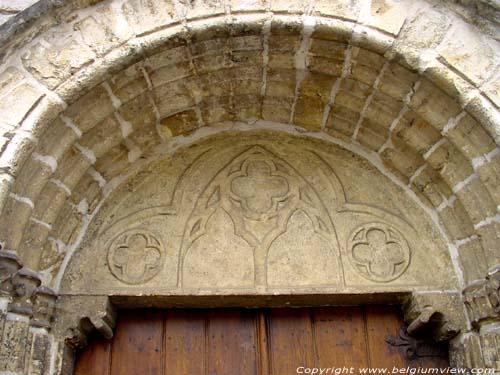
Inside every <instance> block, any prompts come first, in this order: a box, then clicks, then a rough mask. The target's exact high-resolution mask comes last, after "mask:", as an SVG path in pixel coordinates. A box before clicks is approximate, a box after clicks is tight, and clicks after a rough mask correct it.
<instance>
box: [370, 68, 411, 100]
mask: <svg viewBox="0 0 500 375" xmlns="http://www.w3.org/2000/svg"><path fill="white" fill-rule="evenodd" d="M417 79H418V75H417V74H416V73H415V72H412V71H410V70H409V69H407V68H405V67H403V66H402V65H400V64H398V63H394V62H392V63H389V65H388V66H387V69H386V71H385V72H384V74H383V75H382V77H381V78H380V82H379V84H378V90H380V91H381V92H383V93H385V94H387V95H389V96H391V97H393V98H395V99H397V100H402V99H404V98H405V97H406V95H408V94H409V93H410V92H411V90H412V89H413V86H414V85H415V82H417Z"/></svg>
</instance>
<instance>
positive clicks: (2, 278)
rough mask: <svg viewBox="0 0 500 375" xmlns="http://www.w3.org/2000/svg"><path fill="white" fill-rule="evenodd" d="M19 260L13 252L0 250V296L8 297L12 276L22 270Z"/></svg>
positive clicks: (11, 288) (11, 287) (10, 291)
mask: <svg viewBox="0 0 500 375" xmlns="http://www.w3.org/2000/svg"><path fill="white" fill-rule="evenodd" d="M22 266H23V264H22V262H21V259H20V258H19V257H18V256H17V255H16V254H15V253H13V252H11V251H6V250H0V296H2V297H10V296H11V294H12V290H13V285H12V276H13V275H14V274H15V273H16V272H17V271H19V270H20V269H21V268H22Z"/></svg>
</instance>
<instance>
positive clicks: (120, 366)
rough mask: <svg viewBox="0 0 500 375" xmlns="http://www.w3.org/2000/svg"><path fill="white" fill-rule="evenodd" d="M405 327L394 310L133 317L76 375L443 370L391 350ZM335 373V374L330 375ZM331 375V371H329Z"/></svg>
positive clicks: (92, 350)
mask: <svg viewBox="0 0 500 375" xmlns="http://www.w3.org/2000/svg"><path fill="white" fill-rule="evenodd" d="M402 326H403V321H402V318H401V314H400V312H399V309H398V308H396V307H391V306H367V307H322V308H297V309H291V308H290V309H208V310H180V309H179V310H174V309H172V310H129V311H122V312H120V313H119V319H118V323H117V327H116V334H115V338H114V339H113V340H112V341H111V342H107V341H105V340H103V339H99V338H96V339H95V340H93V342H92V343H91V345H89V347H87V348H86V349H85V350H83V351H82V352H81V353H79V356H78V359H77V362H76V368H75V373H76V374H77V375H91V374H92V375H101V374H102V375H153V374H154V375H184V374H186V375H233V374H241V375H286V374H296V373H297V367H300V366H304V367H320V368H331V367H335V368H342V367H346V368H351V367H353V368H354V369H353V370H354V371H353V372H352V373H355V374H356V373H359V371H358V369H359V368H366V367H371V368H375V367H382V368H387V369H388V371H389V373H390V371H391V370H392V368H393V367H394V366H396V367H398V368H406V367H446V366H448V360H447V358H439V357H426V358H418V359H415V360H408V359H406V358H405V356H404V355H403V351H404V350H403V349H404V348H403V347H398V346H391V345H389V344H387V342H386V338H387V336H389V335H392V336H398V333H399V329H400V328H401V327H402ZM330 371H331V370H330ZM331 373H332V372H331Z"/></svg>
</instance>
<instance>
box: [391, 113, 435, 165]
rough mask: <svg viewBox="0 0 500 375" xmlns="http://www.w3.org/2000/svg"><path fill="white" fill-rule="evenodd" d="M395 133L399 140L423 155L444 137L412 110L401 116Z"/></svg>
mask: <svg viewBox="0 0 500 375" xmlns="http://www.w3.org/2000/svg"><path fill="white" fill-rule="evenodd" d="M394 134H395V137H396V138H397V139H398V140H400V141H401V142H403V143H405V144H407V145H408V146H409V147H410V148H412V149H413V150H415V151H416V152H418V153H419V154H420V155H422V156H423V155H424V154H425V153H426V151H427V150H429V149H430V148H431V147H432V146H433V145H435V144H436V143H437V142H438V141H439V140H440V139H441V138H442V136H441V133H439V132H438V131H437V130H436V129H435V128H434V127H433V126H432V125H430V124H429V123H428V122H427V121H425V120H423V119H422V118H421V117H420V116H419V115H417V114H416V113H415V112H412V111H408V112H407V113H406V114H405V115H404V116H403V117H402V118H401V120H400V121H399V123H398V125H397V126H396V128H395V130H394Z"/></svg>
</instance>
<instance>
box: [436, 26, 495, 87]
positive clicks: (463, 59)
mask: <svg viewBox="0 0 500 375" xmlns="http://www.w3.org/2000/svg"><path fill="white" fill-rule="evenodd" d="M465 46H467V48H464V47H465ZM499 48H500V44H499V43H498V42H497V41H496V40H494V39H490V38H488V37H487V36H485V35H478V34H477V33H475V32H474V28H473V27H472V26H470V25H462V24H455V25H453V27H451V28H450V29H449V30H448V33H447V35H446V38H445V39H444V40H443V41H442V42H441V44H440V45H439V46H438V47H437V51H438V52H439V54H440V55H441V57H442V58H443V59H444V60H445V61H446V62H447V63H448V64H449V65H451V66H453V67H454V68H455V69H456V70H458V71H460V72H461V73H462V74H464V75H465V76H467V77H468V78H469V79H470V80H471V81H472V82H474V83H475V84H477V85H481V84H482V83H484V82H485V81H486V80H487V79H488V78H490V77H491V75H492V73H494V71H495V69H496V67H497V66H498V61H496V58H497V56H496V53H495V51H498V49H499Z"/></svg>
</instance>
